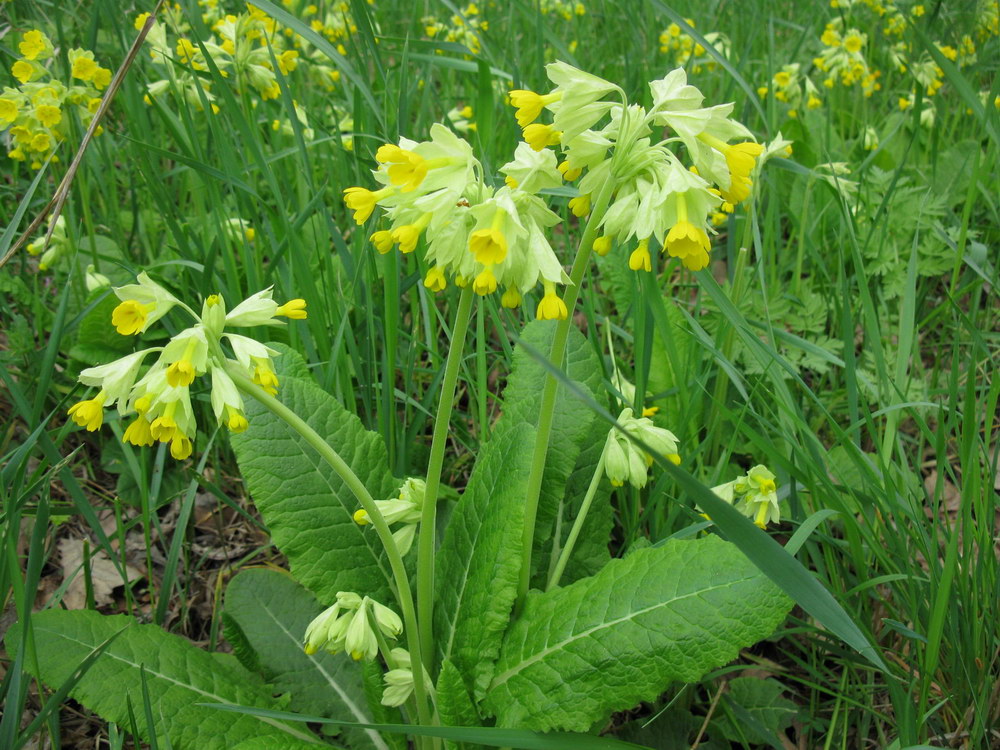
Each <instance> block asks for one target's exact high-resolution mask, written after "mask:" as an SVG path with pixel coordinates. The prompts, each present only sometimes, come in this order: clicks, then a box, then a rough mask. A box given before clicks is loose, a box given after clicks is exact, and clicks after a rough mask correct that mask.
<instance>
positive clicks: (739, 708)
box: [713, 677, 798, 747]
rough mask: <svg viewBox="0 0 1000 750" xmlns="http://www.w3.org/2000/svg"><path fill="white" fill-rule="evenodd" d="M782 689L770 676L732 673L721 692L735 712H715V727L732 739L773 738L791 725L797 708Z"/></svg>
mask: <svg viewBox="0 0 1000 750" xmlns="http://www.w3.org/2000/svg"><path fill="white" fill-rule="evenodd" d="M784 689H785V687H784V685H782V684H781V683H780V682H778V681H777V680H772V679H769V678H768V679H763V680H762V679H759V678H756V677H734V678H733V679H732V680H730V681H729V683H728V692H727V693H726V694H725V695H724V696H723V698H724V700H725V701H726V702H727V705H728V707H729V708H730V709H731V710H733V714H734V715H733V716H732V718H730V717H729V715H728V714H726V713H720V714H717V718H716V720H715V721H714V722H713V725H714V727H715V728H716V729H718V731H719V732H720V733H721V734H723V735H724V736H725V737H726V739H729V740H732V741H733V742H747V741H749V742H768V741H770V740H773V739H774V738H776V737H777V736H778V735H780V734H782V733H784V731H785V730H786V729H788V727H790V726H791V725H792V719H793V718H795V714H796V713H797V712H798V707H797V706H796V705H795V704H794V703H792V702H791V701H790V700H788V699H787V698H783V697H782V696H781V693H782V692H783V691H784ZM779 747H780V745H779Z"/></svg>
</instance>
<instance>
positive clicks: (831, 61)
mask: <svg viewBox="0 0 1000 750" xmlns="http://www.w3.org/2000/svg"><path fill="white" fill-rule="evenodd" d="M977 6H978V7H977V16H976V26H975V30H974V33H973V34H961V35H958V34H955V35H954V37H953V39H952V42H951V43H944V42H941V41H938V42H934V47H935V48H936V50H937V52H938V53H940V55H941V56H943V57H944V58H945V59H947V60H949V61H950V62H952V63H954V64H955V65H956V66H957V67H959V68H967V67H969V66H971V65H973V64H975V63H976V62H977V61H978V49H977V42H976V41H975V39H974V38H973V36H974V35H975V36H978V38H979V40H980V43H983V42H986V41H987V40H989V39H990V38H991V37H995V36H998V35H1000V24H998V20H1000V3H998V2H997V0H989V1H988V2H985V3H979V4H977ZM831 7H833V8H836V9H837V11H838V12H837V15H836V17H835V18H834V19H833V20H832V21H830V22H829V23H826V25H825V27H824V29H823V31H822V33H821V34H820V36H819V39H818V43H819V54H818V55H816V56H815V57H813V59H812V68H813V69H814V70H815V71H816V72H817V73H818V75H817V76H816V80H817V82H819V83H820V85H821V86H822V87H825V88H826V89H828V90H833V89H836V88H838V87H843V88H855V89H856V90H858V91H860V92H861V93H862V95H863V96H865V97H866V98H869V97H872V96H873V95H874V94H876V93H877V92H879V91H881V90H883V88H886V89H888V90H890V91H893V96H892V99H891V101H892V102H894V105H893V106H896V105H898V108H899V109H900V110H903V111H906V110H908V109H910V108H912V107H913V106H914V104H915V101H916V92H918V91H920V92H922V93H923V96H924V103H923V105H922V107H921V111H920V117H919V122H920V123H921V125H922V126H924V127H932V126H933V124H934V121H935V109H936V108H935V104H934V99H935V98H936V97H937V95H938V93H939V92H940V91H941V89H942V88H943V87H944V86H945V83H946V79H945V74H944V70H943V69H942V67H941V65H939V64H938V60H939V59H940V58H939V57H937V55H936V54H931V52H929V51H928V50H927V49H926V48H925V46H924V43H923V42H921V41H920V40H919V39H917V38H916V35H914V34H912V33H911V31H910V29H911V26H913V25H914V24H918V23H922V22H920V21H918V19H922V18H923V17H924V16H925V14H926V9H925V7H924V6H923V5H921V4H914V5H907V6H897V5H895V4H893V3H884V2H880V1H879V0H832V2H831ZM950 12H951V9H950V8H948V7H947V6H945V7H944V10H943V14H944V15H945V17H946V16H947V15H948V14H949V13H950ZM934 28H945V29H947V28H949V25H948V24H947V23H946V21H945V20H944V18H939V19H938V25H937V26H936V27H934ZM862 29H864V30H865V31H862ZM757 93H758V94H759V95H760V96H761V97H764V96H773V97H774V99H776V100H777V101H780V102H783V103H786V104H787V105H788V110H787V114H788V116H789V117H792V118H794V117H797V116H798V115H799V113H800V112H801V111H802V109H803V106H804V107H805V108H807V109H811V108H815V107H819V106H822V100H821V99H820V96H819V94H818V93H817V86H816V85H815V84H814V83H813V81H812V79H811V78H810V76H809V74H808V72H807V71H805V70H803V68H802V66H800V64H799V63H797V62H793V63H789V64H787V65H783V66H781V68H779V69H778V71H777V72H776V73H775V74H774V75H773V77H772V79H771V81H770V82H769V85H765V86H760V87H759V88H758V89H757ZM980 99H981V100H982V101H983V102H984V106H985V103H986V102H987V101H988V100H989V96H988V89H987V90H981V91H980ZM858 136H859V142H860V143H862V144H863V145H864V147H865V148H866V149H873V148H876V147H877V146H875V145H873V144H877V143H878V137H877V133H874V132H871V131H870V129H869V131H868V132H864V133H858Z"/></svg>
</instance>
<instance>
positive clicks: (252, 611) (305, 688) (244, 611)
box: [226, 568, 389, 750]
mask: <svg viewBox="0 0 1000 750" xmlns="http://www.w3.org/2000/svg"><path fill="white" fill-rule="evenodd" d="M322 611H323V606H322V605H321V604H320V603H319V602H317V601H316V598H315V597H314V596H313V595H312V594H310V593H309V591H307V590H306V589H305V588H303V587H302V586H300V585H299V584H298V583H296V582H295V581H294V580H293V579H292V577H291V576H289V575H287V574H285V573H282V572H278V571H276V570H268V569H264V568H253V569H250V570H244V571H243V572H241V573H240V574H239V575H237V576H236V577H235V578H234V579H233V580H232V581H231V582H230V584H229V587H228V588H227V589H226V616H227V618H231V619H232V620H233V621H234V622H235V623H236V625H238V626H239V633H241V634H242V637H243V638H244V639H245V641H246V643H247V644H248V645H249V646H250V647H251V648H252V649H253V651H254V653H255V655H256V660H257V664H258V665H259V668H260V670H261V672H262V673H263V675H264V676H265V678H266V679H267V680H268V681H269V682H270V683H271V684H273V685H274V687H275V688H277V689H278V690H279V691H280V692H282V693H288V694H289V695H290V696H291V705H292V707H293V708H294V709H295V710H296V711H301V712H304V713H311V714H318V715H320V716H339V717H341V718H344V719H349V720H351V721H357V722H361V723H369V724H370V723H373V722H374V721H375V717H374V716H372V713H371V711H369V710H368V705H367V700H366V699H365V695H364V688H363V687H362V684H361V668H360V665H359V664H358V663H357V662H355V661H353V660H351V659H350V658H348V657H347V656H346V655H345V654H337V655H336V656H334V655H332V654H328V653H326V652H323V651H321V652H320V653H317V654H313V655H311V656H310V655H307V654H306V653H305V652H304V651H303V650H302V636H303V635H304V633H305V631H306V627H307V626H308V625H309V623H310V622H311V621H312V619H313V618H314V617H316V616H317V615H318V614H319V613H320V612H322ZM229 633H230V629H229V628H227V629H226V637H227V638H228V637H229ZM348 734H349V735H350V736H349V737H347V740H348V742H347V744H349V745H350V746H351V747H355V748H359V747H369V748H379V749H380V750H389V748H388V745H387V744H386V743H385V742H384V741H383V739H382V738H381V737H380V736H379V734H378V732H375V731H371V730H369V731H368V732H363V731H358V730H349V731H348Z"/></svg>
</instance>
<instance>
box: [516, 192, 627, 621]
mask: <svg viewBox="0 0 1000 750" xmlns="http://www.w3.org/2000/svg"><path fill="white" fill-rule="evenodd" d="M614 182H615V181H614V179H613V178H612V177H611V176H609V177H608V179H607V180H606V181H605V183H604V185H603V186H601V190H600V192H599V193H598V194H597V199H596V200H595V201H594V208H593V211H592V212H591V214H590V219H589V221H587V228H586V229H585V230H584V232H583V238H582V239H581V240H580V247H579V248H578V249H577V251H576V258H575V259H574V260H573V268H572V269H571V270H570V274H569V279H570V280H569V284H568V285H567V286H566V291H565V292H564V293H563V302H564V303H565V304H566V311H567V313H566V317H565V318H563V319H562V320H560V321H559V322H558V323H557V324H556V331H555V334H554V335H553V337H552V348H551V349H550V350H549V364H550V365H551V366H552V367H554V368H556V369H560V368H562V364H563V356H564V355H565V353H566V339H567V338H568V337H569V327H570V324H571V323H572V321H573V310H574V309H575V308H576V299H577V297H578V296H579V293H580V283H581V282H582V281H583V274H584V272H585V271H586V270H587V265H588V264H589V263H590V253H591V251H592V250H593V248H594V239H595V238H596V235H597V227H598V225H599V224H600V222H601V219H602V218H603V217H604V212H605V211H607V209H608V203H609V202H610V201H611V192H612V188H613V185H614ZM557 387H558V381H557V380H556V378H555V376H554V375H552V374H551V373H549V375H548V376H547V377H546V378H545V387H544V389H543V390H542V403H541V407H540V410H539V414H538V427H537V430H536V432H535V450H534V453H533V454H532V457H531V471H530V473H529V474H528V487H527V491H526V493H525V503H524V526H523V527H522V532H521V577H520V580H519V581H518V585H517V601H516V603H515V604H514V612H515V615H516V614H517V613H518V612H520V611H521V606H522V605H523V604H524V597H525V596H527V594H528V587H529V585H530V583H531V552H532V547H533V546H534V543H535V520H536V518H537V516H538V498H539V495H540V494H541V491H542V475H543V474H544V473H545V458H546V456H547V455H548V451H549V438H550V437H551V435H552V418H553V415H554V413H555V407H556V389H557Z"/></svg>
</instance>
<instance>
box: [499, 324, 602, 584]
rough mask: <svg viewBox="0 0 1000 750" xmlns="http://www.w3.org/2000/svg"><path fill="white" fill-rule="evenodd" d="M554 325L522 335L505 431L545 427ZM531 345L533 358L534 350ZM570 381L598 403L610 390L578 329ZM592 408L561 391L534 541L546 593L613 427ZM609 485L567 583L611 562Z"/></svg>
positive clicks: (570, 343) (507, 394) (569, 358)
mask: <svg viewBox="0 0 1000 750" xmlns="http://www.w3.org/2000/svg"><path fill="white" fill-rule="evenodd" d="M554 333H555V323H554V322H546V321H535V322H532V323H529V324H528V325H527V326H526V327H525V329H524V331H523V332H522V333H521V336H520V340H519V342H518V347H517V348H516V349H515V350H514V361H513V366H512V368H511V374H510V378H509V379H508V381H507V387H506V388H505V389H504V394H503V397H504V406H503V414H502V416H501V417H500V420H499V422H498V424H497V430H498V431H499V430H500V429H501V428H502V427H504V426H509V425H514V424H520V423H526V424H530V425H532V426H533V427H534V426H537V424H538V414H539V410H540V408H541V400H542V389H543V388H544V386H545V379H546V376H547V372H546V370H545V367H544V365H543V364H542V363H541V362H539V361H538V359H537V357H538V356H541V357H543V358H548V356H549V350H550V349H551V347H552V337H553V335H554ZM526 347H531V349H532V350H534V354H532V353H531V352H529V351H527V348H526ZM566 363H567V365H566V373H567V376H568V377H569V378H570V379H571V380H573V381H575V382H576V384H577V385H578V386H579V387H580V388H581V389H582V390H583V391H584V392H586V393H589V394H590V395H591V397H592V398H597V394H601V393H603V392H604V388H603V386H602V377H601V366H600V362H599V361H598V359H597V355H596V354H595V352H594V347H593V346H592V345H591V344H590V342H589V341H587V339H586V338H585V337H584V336H583V334H581V333H580V332H579V331H577V330H576V329H575V328H571V329H570V333H569V338H568V339H567V345H566ZM597 422H598V420H596V419H595V417H594V412H593V410H591V409H590V407H588V406H587V404H585V403H584V402H583V401H581V400H580V399H579V398H578V397H577V396H576V395H574V394H572V393H570V392H569V391H568V390H567V389H566V388H565V387H563V386H559V390H558V391H557V395H556V407H555V416H554V418H553V422H552V435H551V437H550V438H549V450H548V454H547V455H546V460H545V474H544V475H543V479H542V490H541V493H540V495H539V498H538V517H537V520H536V522H535V537H534V539H535V541H534V550H533V552H532V566H533V576H532V585H534V586H537V587H539V588H543V587H544V586H545V584H546V582H547V581H548V574H549V570H550V567H551V566H554V564H555V561H556V560H557V559H558V557H559V552H560V550H561V548H562V541H563V540H564V539H565V538H566V535H567V534H568V533H569V530H570V527H571V526H572V524H573V519H574V518H575V516H576V508H577V507H579V505H580V503H581V502H582V500H583V495H584V494H585V493H586V490H587V486H588V485H589V484H590V479H591V476H593V472H594V468H595V467H596V466H597V461H598V460H599V459H600V455H601V451H602V450H603V445H604V437H605V436H606V435H607V427H606V426H604V425H603V424H601V425H599V424H597ZM607 497H608V492H607V488H605V489H604V490H603V492H601V493H599V496H598V497H597V498H596V499H595V502H594V504H593V507H591V510H590V514H589V515H588V517H587V523H586V525H585V526H584V528H583V531H582V533H581V535H580V538H579V540H578V542H577V545H576V547H575V548H574V553H573V556H572V558H571V560H570V564H569V565H568V566H567V571H566V574H565V576H564V580H572V579H573V578H575V577H576V576H577V575H579V574H581V573H583V574H585V573H592V572H595V571H596V570H599V569H600V568H601V566H603V565H604V563H606V562H607V561H608V559H609V558H610V556H609V554H608V551H607V544H608V539H609V537H610V535H611V526H612V514H611V507H610V505H609V504H608V501H607ZM557 519H560V521H561V522H560V524H559V529H560V537H561V539H560V542H559V544H555V543H554V538H555V529H556V520H557Z"/></svg>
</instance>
